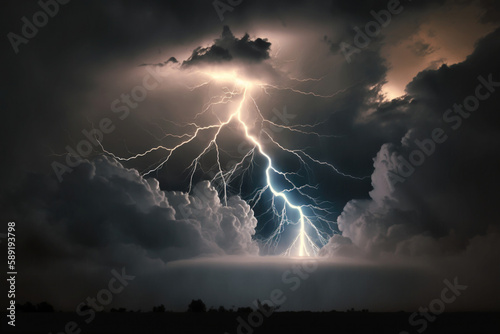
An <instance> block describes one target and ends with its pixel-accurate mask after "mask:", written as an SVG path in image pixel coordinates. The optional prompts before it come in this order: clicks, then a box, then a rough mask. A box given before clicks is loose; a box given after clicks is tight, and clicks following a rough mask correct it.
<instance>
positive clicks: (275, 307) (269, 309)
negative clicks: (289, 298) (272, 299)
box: [257, 299, 280, 313]
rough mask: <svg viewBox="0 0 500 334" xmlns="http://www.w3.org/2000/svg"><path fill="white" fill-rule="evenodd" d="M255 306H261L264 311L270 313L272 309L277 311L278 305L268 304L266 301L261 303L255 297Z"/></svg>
mask: <svg viewBox="0 0 500 334" xmlns="http://www.w3.org/2000/svg"><path fill="white" fill-rule="evenodd" d="M257 306H258V307H259V309H260V308H263V309H264V310H265V311H266V313H270V312H271V313H272V312H274V311H277V310H278V309H279V308H280V306H279V305H278V306H270V305H268V304H266V303H264V304H262V303H261V301H260V300H259V299H257Z"/></svg>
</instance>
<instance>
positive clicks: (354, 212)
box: [323, 30, 500, 255]
mask: <svg viewBox="0 0 500 334" xmlns="http://www.w3.org/2000/svg"><path fill="white" fill-rule="evenodd" d="M499 37H500V30H497V31H495V32H494V33H492V34H490V35H489V36H487V37H485V38H484V39H483V40H481V41H480V42H479V43H478V45H477V48H476V50H475V52H474V53H473V54H472V55H471V56H469V57H468V59H467V60H466V61H464V62H463V63H460V64H457V65H453V66H450V67H448V66H446V65H443V66H442V67H441V68H440V69H438V70H428V71H424V72H422V73H420V74H419V75H418V76H417V77H416V78H415V79H414V80H413V81H412V83H410V84H409V85H408V87H407V91H408V95H407V96H406V97H405V99H404V100H397V101H393V102H392V103H391V104H390V105H389V104H385V106H384V108H379V109H378V110H377V111H376V112H375V113H374V114H373V115H372V117H373V118H372V122H373V123H377V122H380V121H382V120H383V122H384V123H386V124H385V126H389V127H390V126H391V125H390V123H391V121H392V120H396V119H397V118H398V117H397V116H396V115H397V114H398V113H400V111H398V109H400V108H401V107H402V106H404V105H405V104H406V106H405V107H404V113H405V114H407V115H409V118H406V120H405V122H406V123H407V124H408V127H409V128H410V129H411V130H410V131H408V132H407V134H406V135H405V136H404V137H403V138H402V139H401V141H400V142H393V143H390V144H386V145H383V146H382V148H381V150H380V152H379V153H378V155H377V157H376V158H375V160H374V161H375V163H374V167H375V171H374V173H373V175H372V185H373V190H372V191H371V192H370V196H371V199H369V200H353V201H351V202H349V203H348V204H347V205H346V207H345V208H344V211H343V213H342V214H341V216H340V217H339V219H338V221H339V228H340V230H341V231H342V232H343V238H349V239H350V240H349V241H343V240H341V239H340V237H336V238H333V239H332V240H331V245H328V246H326V247H325V248H324V250H323V252H324V253H325V254H326V253H328V252H331V251H332V252H334V250H342V249H345V248H346V247H347V248H350V247H351V244H350V242H352V243H353V245H354V246H355V247H357V248H359V249H361V250H364V251H367V252H368V253H372V254H380V253H396V254H403V255H444V254H449V253H457V254H462V253H463V252H464V251H466V249H469V248H467V247H468V246H469V247H470V243H472V240H474V239H475V238H480V237H482V236H484V235H488V234H491V235H492V236H495V235H497V234H495V233H498V230H499V228H500V226H499V224H498V220H496V219H495V218H493V217H495V216H496V213H495V211H496V209H495V207H494V206H492V203H493V202H494V201H495V200H494V199H495V198H497V197H498V195H497V189H496V186H495V185H493V183H492V180H495V179H498V176H497V173H496V172H494V171H496V170H498V169H499V167H500V161H499V159H498V158H497V157H495V154H494V153H493V152H494V151H497V150H498V149H499V148H500V136H499V135H498V131H497V130H496V126H494V125H493V124H498V120H499V114H498V112H497V108H498V105H499V102H500V89H498V88H492V89H496V90H497V91H495V92H491V94H490V95H489V97H488V99H486V100H485V101H481V104H480V107H479V109H478V110H477V111H475V112H474V113H472V114H471V115H469V116H467V117H466V118H464V119H462V120H461V121H460V120H456V119H455V120H454V121H453V122H452V123H451V124H450V121H449V120H448V121H447V120H446V119H445V118H443V115H444V113H445V112H446V110H447V109H448V108H453V105H454V104H455V103H456V104H461V103H462V102H463V101H464V99H465V98H466V97H467V96H470V95H474V94H475V89H476V87H477V85H478V84H480V83H482V81H478V77H479V76H482V77H483V78H490V79H491V78H492V80H493V81H495V82H500V67H499V66H498V62H496V61H495V59H497V58H498V57H499V56H500V45H499V43H498V40H499ZM483 86H484V85H483ZM490 88H491V87H490ZM483 89H487V88H486V87H483ZM391 109H392V110H391ZM389 115H393V116H389ZM459 121H460V127H459V128H458V129H456V130H453V128H451V127H450V125H453V126H454V127H456V126H457V124H458V122H459ZM436 127H439V128H443V129H444V130H445V131H446V132H445V133H446V135H447V136H448V139H447V140H446V142H444V143H443V144H441V145H440V144H435V145H436V148H435V152H434V153H433V154H432V155H431V156H429V157H426V159H425V162H424V163H423V164H422V166H419V167H415V168H416V169H415V172H414V173H413V174H412V175H411V176H409V177H408V178H407V179H406V180H405V181H404V183H397V184H396V185H395V186H393V184H391V182H390V181H389V180H391V176H393V175H395V174H393V173H396V174H397V173H400V168H401V165H400V164H399V162H398V156H402V157H404V158H406V159H408V157H409V155H410V154H411V152H412V151H413V150H415V149H418V146H416V143H415V140H418V141H420V142H421V141H423V140H426V139H428V138H431V133H432V131H433V129H434V128H436ZM486 143H488V144H487V146H488V149H486V148H485V144H486ZM343 245H347V246H343ZM488 247H490V246H485V249H488Z"/></svg>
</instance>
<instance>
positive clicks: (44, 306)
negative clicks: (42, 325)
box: [36, 302, 54, 312]
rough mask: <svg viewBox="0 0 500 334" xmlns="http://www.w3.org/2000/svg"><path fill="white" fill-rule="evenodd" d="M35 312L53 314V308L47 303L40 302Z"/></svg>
mask: <svg viewBox="0 0 500 334" xmlns="http://www.w3.org/2000/svg"><path fill="white" fill-rule="evenodd" d="M36 310H37V312H54V307H53V306H52V305H50V304H49V303H47V302H41V303H40V304H38V305H37V306H36Z"/></svg>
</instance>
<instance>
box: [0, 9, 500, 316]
mask: <svg viewBox="0 0 500 334" xmlns="http://www.w3.org/2000/svg"><path fill="white" fill-rule="evenodd" d="M393 3H394V2H393V1H352V2H344V1H298V0H297V1H245V0H244V1H242V2H241V4H239V5H237V6H235V7H234V8H232V10H228V11H225V12H224V13H223V14H222V15H223V18H224V20H223V21H221V19H220V15H219V14H218V12H217V10H216V9H215V8H214V6H213V4H212V2H210V1H142V2H132V1H109V2H105V3H103V2H101V1H85V2H83V1H77V0H73V1H71V2H69V3H68V4H64V5H59V6H58V9H57V13H55V14H54V15H53V17H50V18H48V22H47V23H46V24H40V27H38V28H37V30H38V31H37V32H36V34H34V33H33V32H32V31H30V29H29V28H25V29H24V30H23V25H25V22H24V21H23V17H26V18H27V20H28V21H29V22H33V15H34V14H35V16H36V13H37V12H38V11H40V10H41V7H40V6H39V5H38V4H37V3H36V2H21V3H19V2H15V1H10V2H7V3H6V4H4V10H3V11H2V14H0V15H2V19H1V21H0V22H1V23H0V25H1V28H2V32H3V34H4V36H5V37H4V42H3V43H2V55H3V59H4V61H3V64H4V66H3V67H4V69H3V72H2V73H3V79H4V80H2V82H1V83H0V85H1V87H0V105H1V106H2V109H3V111H4V112H3V117H4V122H3V124H4V127H3V131H2V134H1V135H2V143H3V145H2V155H3V160H2V161H3V162H4V164H3V167H2V173H0V175H1V182H2V191H1V192H0V199H1V203H2V210H1V216H2V221H4V222H7V221H12V220H13V221H16V222H17V224H18V228H19V230H18V231H17V238H18V246H17V247H18V251H19V254H18V261H19V266H20V267H21V266H22V268H23V273H24V275H23V276H20V277H19V297H18V300H19V301H20V302H22V301H28V300H30V301H34V302H38V301H41V300H47V301H49V302H51V303H53V304H54V305H56V307H57V308H65V309H74V308H75V307H76V305H78V303H79V302H80V301H81V300H82V299H84V298H85V297H86V296H88V295H92V294H94V295H95V292H96V291H98V290H99V289H101V288H102V287H103V286H105V285H106V284H107V281H108V280H109V275H110V274H109V273H110V270H111V269H112V268H121V267H125V268H127V271H129V272H131V273H133V274H134V275H136V280H134V281H133V283H131V284H130V288H129V289H127V290H126V291H125V292H124V293H123V294H120V296H119V297H118V299H117V300H116V303H117V304H116V306H119V305H124V306H127V307H133V308H139V307H140V308H143V309H146V308H148V307H150V306H151V305H153V304H159V303H164V304H165V305H168V307H171V308H174V309H182V308H184V306H185V305H186V304H187V301H189V300H190V299H192V298H203V299H204V300H206V301H207V302H208V304H213V305H219V304H225V305H226V306H231V305H237V306H240V305H241V306H243V305H247V304H249V301H251V300H253V299H255V298H265V296H266V294H267V293H268V292H269V291H272V290H273V289H274V288H276V287H277V286H279V285H280V284H283V282H281V275H282V274H283V272H284V271H286V270H287V268H288V265H290V266H292V265H293V263H294V262H293V261H294V260H290V259H283V258H280V257H274V256H270V257H263V255H264V254H266V255H267V254H273V253H280V252H281V251H283V250H284V248H286V247H287V246H288V245H289V244H290V242H291V238H292V237H293V236H292V234H293V232H292V233H288V234H287V233H285V234H284V235H283V238H282V240H281V243H279V245H278V247H277V248H276V249H275V250H274V251H273V249H272V248H271V250H270V249H269V247H265V246H264V245H263V242H262V239H263V238H266V237H268V236H269V234H270V233H271V232H272V230H273V227H274V226H275V225H273V224H275V223H273V222H272V221H271V222H269V220H270V219H271V218H272V215H269V214H266V213H265V210H266V208H267V207H266V206H265V205H258V206H256V207H255V208H254V209H253V210H252V208H251V204H252V203H251V202H250V201H249V200H250V196H251V193H252V191H254V190H255V189H256V188H257V187H258V186H263V185H264V182H265V180H264V178H263V173H264V167H263V166H264V160H263V159H262V156H261V157H258V156H257V157H256V159H255V162H256V164H255V165H254V166H253V169H250V170H248V172H247V173H246V174H244V175H242V176H239V177H238V178H236V179H235V180H234V182H233V183H231V184H230V186H229V187H228V197H229V199H228V202H227V205H226V203H225V202H224V200H221V196H222V195H223V194H222V192H219V193H218V192H217V191H216V190H215V189H214V188H213V187H212V186H215V187H219V188H217V189H218V190H220V183H218V184H214V185H212V186H211V185H210V184H209V183H208V182H207V181H206V180H208V179H210V176H211V175H213V173H212V172H213V171H214V170H215V169H214V168H213V166H214V163H215V160H214V151H212V152H211V154H208V155H207V156H206V157H205V158H203V159H202V160H201V161H200V167H199V169H198V170H197V172H196V173H195V175H194V178H193V185H194V187H193V189H192V191H191V192H190V193H188V191H189V173H187V172H186V170H185V169H186V168H187V167H188V166H189V164H190V163H191V161H192V160H193V158H195V157H196V156H197V155H198V154H199V153H200V150H203V148H204V147H205V146H206V144H207V143H208V142H209V141H210V132H207V133H204V134H202V135H200V137H199V138H197V139H196V140H194V141H193V142H192V143H190V144H189V145H186V146H185V147H183V149H182V150H179V151H176V152H174V154H173V155H172V157H171V158H170V160H169V161H168V163H166V164H165V165H164V166H163V168H161V169H159V170H158V171H156V172H154V173H150V174H148V175H144V172H146V171H148V170H150V169H151V168H156V167H158V165H159V163H160V162H162V161H163V159H165V156H166V154H167V153H166V152H165V151H162V150H161V149H160V150H156V151H154V152H152V153H150V154H148V155H146V156H144V157H141V158H139V159H136V160H133V161H121V162H118V161H116V160H114V159H113V158H112V156H110V155H109V154H103V153H104V152H103V150H102V148H101V147H100V146H99V145H93V146H92V152H91V153H90V154H89V155H88V156H87V157H86V159H84V161H83V162H81V163H80V164H79V165H78V166H77V167H71V169H72V171H71V172H66V173H64V174H60V175H59V176H60V178H58V176H57V175H56V173H55V172H54V162H57V163H59V164H67V160H66V155H65V154H66V152H67V147H70V148H73V149H76V148H77V147H78V145H81V142H82V140H89V139H88V138H87V137H86V136H85V134H84V133H82V131H84V130H85V131H91V130H92V129H93V128H99V127H100V126H101V127H102V125H100V124H102V123H101V122H102V120H103V119H109V122H108V123H107V125H106V126H104V128H108V129H111V128H112V130H109V133H108V134H105V135H104V136H103V138H102V140H101V141H102V145H103V146H104V148H105V149H106V151H108V152H113V154H115V155H116V156H120V157H130V156H133V155H135V154H139V153H141V152H145V151H147V150H149V149H151V148H153V147H157V146H159V145H163V146H172V145H176V143H179V141H180V140H182V138H179V136H182V135H183V134H185V133H186V132H188V133H192V131H193V128H192V127H191V126H189V125H185V124H186V123H191V122H194V121H196V122H197V124H199V125H201V126H208V125H210V124H214V122H218V121H219V120H220V119H224V117H227V116H228V115H229V114H230V113H231V112H232V111H233V110H234V108H235V107H236V106H237V102H238V101H240V96H241V94H240V95H236V96H235V99H234V100H233V101H232V102H229V103H227V104H217V105H214V106H213V107H212V108H211V109H210V110H209V112H207V113H205V114H203V115H201V116H199V117H197V116H196V115H197V114H198V113H200V112H201V111H202V110H203V108H204V106H206V104H207V103H209V102H210V101H211V100H210V99H211V97H213V96H216V95H220V94H223V92H224V87H226V86H227V85H228V83H227V80H224V79H223V80H220V81H217V80H212V81H211V82H209V83H206V84H203V83H205V82H206V81H207V76H206V74H204V73H206V72H210V73H212V74H213V73H222V74H227V73H232V72H231V71H233V70H235V69H236V70H237V71H238V75H239V76H240V77H241V78H242V79H244V80H248V81H252V82H258V83H262V82H265V83H268V84H272V85H273V86H274V87H279V88H286V89H276V88H273V87H270V86H267V88H266V89H265V90H264V89H261V88H260V86H259V85H258V84H257V85H256V87H255V88H253V89H252V97H253V98H254V99H255V103H256V104H257V105H258V106H259V109H260V112H261V113H262V115H263V117H265V118H266V119H268V120H271V121H272V122H275V123H277V124H282V123H280V122H285V125H292V126H296V125H304V124H316V123H321V124H320V125H318V126H316V127H315V128H314V131H315V132H317V133H320V134H322V135H325V136H323V137H318V136H315V135H305V134H301V133H298V132H296V131H289V130H286V129H285V130H276V129H277V128H276V127H273V126H270V125H269V124H268V123H265V124H264V125H262V126H257V125H256V124H257V123H258V122H255V120H257V119H258V117H259V116H258V114H256V111H255V109H254V110H253V111H250V108H249V107H248V110H249V111H248V112H247V113H245V117H246V118H245V121H246V122H247V123H248V124H253V125H254V126H253V127H252V128H251V131H252V133H253V134H255V135H256V136H259V135H262V133H263V132H262V131H261V130H265V131H268V132H271V133H272V134H273V138H274V139H275V140H276V141H277V142H279V143H280V144H281V145H283V146H284V147H287V148H289V149H303V150H304V152H306V153H307V154H308V155H309V156H311V157H313V158H314V159H318V160H321V161H325V162H328V163H330V164H333V165H334V166H335V167H336V168H338V170H339V171H341V172H342V173H345V174H349V175H353V176H356V177H358V176H361V177H362V176H368V177H367V178H365V179H363V180H358V179H353V178H350V177H346V176H343V175H341V174H340V173H337V172H335V171H333V170H332V169H331V168H329V167H327V166H325V165H320V164H315V163H310V164H309V166H310V169H309V170H307V171H306V170H304V168H302V169H299V168H300V164H299V162H298V161H297V159H296V157H295V156H293V155H292V154H289V153H287V152H283V151H282V150H280V149H279V147H277V146H276V145H273V143H271V142H269V141H267V142H265V144H264V147H265V148H266V150H267V151H268V153H269V154H270V155H272V157H273V158H274V162H275V164H276V167H277V168H279V169H280V170H282V171H286V172H296V171H299V172H300V173H301V176H300V177H296V178H295V180H296V181H297V182H298V183H299V184H304V183H305V182H306V181H307V182H309V183H310V184H312V185H318V186H317V189H314V190H312V191H311V192H310V194H311V196H313V197H316V198H318V200H319V201H321V202H323V203H322V207H324V208H327V209H328V210H329V211H330V213H329V214H327V215H326V216H325V218H327V219H328V220H330V221H332V222H335V223H323V224H321V228H322V229H323V230H324V231H327V232H328V233H329V234H330V235H329V237H328V238H327V244H326V245H325V246H324V247H323V248H322V249H321V251H320V253H319V255H320V257H319V258H320V260H318V261H320V266H319V268H318V270H316V271H315V272H314V273H312V274H311V279H308V280H307V282H306V283H304V287H303V288H300V289H298V290H297V291H295V292H293V297H292V296H290V302H289V303H288V304H287V305H284V308H285V309H295V310H297V309H311V310H325V309H332V308H337V309H340V310H342V309H344V308H348V307H355V308H364V307H369V308H370V309H374V310H377V309H378V310H399V309H406V310H408V311H410V310H413V309H415V308H417V307H418V306H419V305H422V304H423V303H425V302H426V301H427V302H428V301H430V300H432V299H433V298H435V296H436V295H437V294H438V293H439V291H440V289H441V285H442V281H443V279H450V280H451V279H453V278H454V277H458V278H459V281H460V282H462V281H463V282H464V284H467V285H468V286H469V288H468V290H467V292H466V293H465V292H464V297H463V298H462V299H460V300H459V301H458V302H457V303H456V304H453V305H452V306H450V307H453V308H456V309H461V310H490V309H498V305H496V304H495V302H494V301H495V298H496V299H498V298H497V297H498V296H499V295H500V289H499V288H498V286H497V282H498V279H499V278H500V272H499V269H498V263H497V262H495V261H497V258H498V255H500V249H499V246H498V245H499V244H500V243H499V241H500V230H499V224H498V221H499V220H498V219H497V212H496V202H497V201H498V199H499V196H498V184H499V183H498V179H499V178H498V174H497V173H498V170H499V167H500V166H499V165H500V160H499V159H498V152H500V137H499V132H498V126H499V116H498V106H499V101H500V95H499V93H500V92H499V90H500V84H499V83H498V82H500V67H499V65H498V59H499V56H500V44H499V41H500V30H499V28H498V27H499V23H500V15H499V13H500V12H499V11H500V8H499V5H498V3H497V2H494V1H487V0H484V1H415V2H407V1H404V2H402V3H401V4H399V6H396V7H397V8H398V9H397V10H395V11H394V13H393V14H391V19H390V20H389V21H387V20H386V23H387V24H386V23H383V25H385V26H384V27H382V28H380V29H379V31H377V33H375V34H374V36H373V37H372V38H370V40H369V41H367V40H366V38H365V39H364V42H366V43H365V44H363V45H361V44H359V43H356V42H355V41H356V40H359V39H360V37H359V36H357V35H358V34H357V29H358V28H360V29H365V27H366V26H367V24H368V23H370V22H372V21H373V22H374V20H375V19H374V14H373V13H379V14H378V15H379V16H380V17H382V16H383V14H380V13H381V11H384V13H385V12H387V8H388V6H389V7H390V6H392V5H388V4H393ZM396 7H394V8H396ZM391 8H392V7H391ZM49 10H52V11H55V9H54V8H53V7H51V9H49ZM372 11H374V12H372ZM396 11H397V13H396ZM30 32H31V33H32V34H33V35H34V36H31V37H29V38H28V37H26V36H25V35H26V34H29V33H30ZM14 34H15V35H16V36H17V37H13V36H14ZM23 34H24V35H23ZM16 41H18V42H16ZM19 41H22V42H19ZM346 43H347V44H349V45H350V46H352V47H357V48H358V52H354V53H352V54H351V55H349V56H348V57H346V56H345V46H346ZM343 49H344V51H342V50H343ZM16 51H17V52H16ZM172 57H174V58H172ZM140 65H144V66H140ZM200 72H204V73H200ZM307 78H313V79H315V80H307V81H304V80H303V79H307ZM297 79H298V80H297ZM145 82H146V84H145ZM488 82H489V83H488ZM145 85H147V86H148V87H150V88H148V89H147V90H144V88H143V89H142V90H143V91H146V92H147V96H145V97H144V99H143V100H141V101H136V102H137V105H134V106H133V107H132V106H131V105H130V104H129V105H127V103H126V102H124V101H123V100H121V101H120V99H121V98H122V96H123V95H122V94H131V92H133V91H134V89H135V90H137V89H138V88H136V87H138V86H141V87H144V86H145ZM198 85H199V87H196V88H195V86H198ZM478 85H482V88H479V89H478V88H477V87H478ZM226 88H228V89H232V88H234V86H228V87H226ZM290 88H292V89H293V90H292V89H290ZM298 91H301V92H314V93H315V94H316V95H321V96H312V95H311V94H300V93H299V92H298ZM478 92H479V93H478ZM478 94H479V95H478ZM471 96H472V97H471ZM474 96H477V97H478V98H476V97H474ZM480 96H481V99H479V97H480ZM116 101H118V102H116ZM474 101H477V103H478V105H477V106H475V105H474V103H475V102H474ZM132 103H134V102H133V101H132ZM468 103H469V104H468ZM470 103H472V104H470ZM455 104H457V105H458V104H466V106H465V107H464V108H463V109H462V111H454V110H453V109H454V108H455V110H458V109H457V107H454V105H455ZM467 108H468V109H467ZM448 109H451V111H448ZM468 110H472V111H468ZM283 115H289V116H290V117H289V118H287V117H285V118H283ZM287 122H290V123H287ZM105 123H106V121H105ZM180 125H182V126H180ZM282 125H283V124H282ZM299 129H304V128H300V127H299ZM305 129H308V128H305ZM436 129H438V130H436ZM439 129H441V130H439ZM436 131H437V132H436ZM436 133H438V135H436ZM261 138H263V139H265V138H266V137H265V135H262V137H261ZM432 138H438V139H437V140H438V141H440V142H441V143H436V142H435V141H436V139H434V141H432V144H429V143H430V140H432ZM245 142H246V139H245V137H244V136H242V132H241V129H240V128H238V127H237V126H232V127H228V128H227V129H225V130H224V132H223V133H221V138H220V143H223V145H221V149H222V150H223V151H222V152H223V154H222V158H221V159H222V164H223V165H224V166H226V165H227V163H229V162H230V161H233V160H234V159H237V158H241V156H242V154H243V155H244V154H245V153H246V152H248V149H249V148H250V146H248V145H245ZM417 143H427V144H425V145H427V146H424V148H423V149H422V148H419V146H418V145H419V144H417ZM420 145H423V144H420ZM429 145H431V146H429ZM418 149H419V150H423V151H425V150H427V151H428V153H429V154H428V155H425V153H422V154H420V155H419V153H415V152H416V151H415V150H418ZM401 157H402V158H403V159H405V161H417V163H414V164H413V165H415V164H418V165H419V166H416V167H415V166H410V165H411V164H412V163H411V162H407V163H405V162H404V163H403V164H402V163H401ZM419 157H420V160H418V159H419ZM422 157H423V158H422ZM412 159H414V160H412ZM415 159H416V160H415ZM309 162H311V161H309ZM420 162H422V164H421V165H420ZM58 166H62V165H58ZM66 171H69V169H67V170H66ZM410 174H411V175H410ZM306 176H307V178H308V180H305V177H306ZM61 180H62V182H61ZM395 180H399V181H402V180H404V182H397V181H395ZM291 196H293V198H294V200H297V201H302V200H303V199H301V197H300V196H298V195H297V194H292V195H291ZM265 199H266V200H269V199H270V197H269V195H267V197H265ZM306 202H307V201H306ZM316 218H317V217H316ZM317 223H318V224H320V223H319V221H317ZM318 226H319V225H318ZM291 230H292V231H293V226H292V227H291ZM334 232H335V236H334V237H333V238H331V239H330V237H331V236H332V234H333V233H334ZM3 244H4V243H3V240H2V245H3ZM227 256H230V257H229V258H227ZM205 257H208V259H206V258H205ZM234 259H236V260H234ZM248 262H251V263H248ZM403 263H404V265H403ZM270 268H272V269H270ZM410 278H411V279H410ZM33 281H36V282H37V285H36V286H33V284H31V283H29V282H33ZM178 281H182V282H183V284H182V286H177V285H176V284H177V283H176V282H178ZM221 282H223V283H224V284H222V283H221ZM226 286H230V287H231V292H228V290H227V289H226ZM372 286H380V287H382V288H381V291H382V292H383V296H384V298H383V301H380V299H381V298H379V297H380V296H381V295H375V296H374V295H372V294H371V292H370V291H372V289H371V287H372ZM415 289H419V291H421V294H418V295H415V294H413V293H410V292H408V291H413V290H415ZM404 291H407V292H406V293H405V292H404ZM382 292H380V293H381V294H382ZM314 296H321V298H315V297H314ZM495 296H496V297H495Z"/></svg>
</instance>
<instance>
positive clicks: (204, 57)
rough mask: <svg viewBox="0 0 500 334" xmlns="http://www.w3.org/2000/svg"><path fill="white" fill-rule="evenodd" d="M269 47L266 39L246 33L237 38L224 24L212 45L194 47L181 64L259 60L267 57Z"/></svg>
mask: <svg viewBox="0 0 500 334" xmlns="http://www.w3.org/2000/svg"><path fill="white" fill-rule="evenodd" d="M270 47H271V43H269V42H268V41H267V39H262V38H256V39H255V40H251V39H250V36H249V35H248V34H245V35H244V36H243V37H242V38H240V39H238V38H236V37H234V35H233V33H232V32H231V30H230V29H229V27H228V26H224V28H223V30H222V35H221V37H220V38H218V39H216V40H215V41H214V44H213V45H212V46H209V47H206V48H202V47H198V48H196V49H195V50H194V51H193V54H192V55H191V56H190V57H189V59H188V60H185V61H184V62H183V63H182V66H185V67H188V66H193V65H199V64H204V63H205V64H211V63H224V62H229V61H231V60H234V61H244V62H250V63H254V62H260V61H263V60H265V59H269V49H270Z"/></svg>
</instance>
